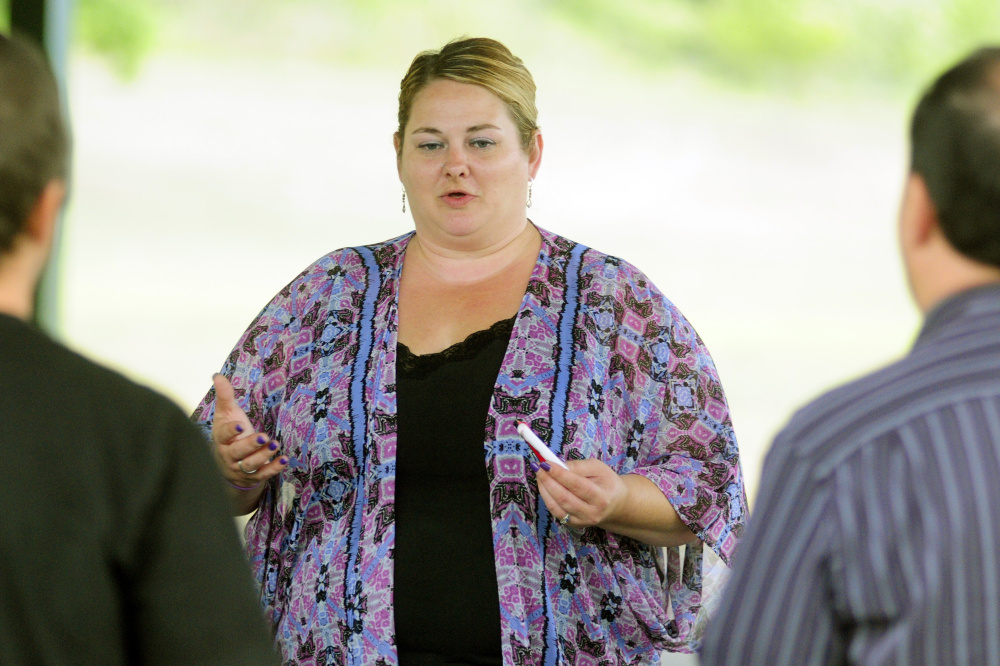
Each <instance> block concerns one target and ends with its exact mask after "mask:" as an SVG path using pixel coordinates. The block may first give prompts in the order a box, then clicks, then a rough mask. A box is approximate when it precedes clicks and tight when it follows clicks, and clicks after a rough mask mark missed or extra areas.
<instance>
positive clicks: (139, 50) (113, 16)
mask: <svg viewBox="0 0 1000 666" xmlns="http://www.w3.org/2000/svg"><path fill="white" fill-rule="evenodd" d="M73 12H74V19H75V28H76V30H75V35H74V38H75V39H76V40H78V41H79V43H80V44H81V45H82V46H83V47H84V48H86V49H89V50H92V51H94V52H96V53H98V54H100V55H102V56H104V57H105V58H107V60H108V62H109V63H110V64H111V67H112V68H113V69H114V70H115V71H116V72H118V73H119V74H120V75H121V76H123V77H125V78H131V77H132V76H134V75H135V74H136V73H137V72H138V70H139V66H140V64H141V62H142V59H143V57H144V56H145V55H146V54H147V53H148V52H149V51H150V49H151V48H152V47H153V44H154V40H155V26H156V21H155V14H154V6H153V5H152V4H150V3H149V2H147V1H146V0H75V2H74V5H73Z"/></svg>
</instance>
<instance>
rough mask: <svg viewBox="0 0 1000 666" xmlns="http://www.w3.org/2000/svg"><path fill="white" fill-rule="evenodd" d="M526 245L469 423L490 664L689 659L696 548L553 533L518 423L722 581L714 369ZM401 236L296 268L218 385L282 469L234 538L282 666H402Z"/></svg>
mask: <svg viewBox="0 0 1000 666" xmlns="http://www.w3.org/2000/svg"><path fill="white" fill-rule="evenodd" d="M541 234H542V239H543V240H542V247H541V251H540V252H539V256H538V261H537V263H536V265H535V268H534V271H533V273H532V276H531V279H530V282H529V284H528V288H527V291H526V293H525V295H524V298H523V300H522V302H521V306H520V310H519V311H518V314H517V317H516V320H515V324H514V330H513V332H512V334H511V339H510V342H509V344H508V347H507V352H506V355H505V357H504V360H503V364H502V366H501V369H500V373H499V375H498V376H497V380H496V385H495V387H494V390H493V399H492V403H491V405H490V408H489V412H488V415H487V416H486V420H485V422H484V423H483V463H484V464H485V465H486V467H487V471H488V477H489V484H490V506H491V517H492V526H493V543H494V551H495V554H496V568H497V582H498V586H499V599H498V603H499V604H500V611H501V628H502V633H503V635H502V646H503V657H504V663H505V664H518V665H521V664H523V665H526V666H527V665H531V666H536V665H537V666H543V665H544V666H551V665H553V664H595V665H596V664H658V663H659V661H658V655H657V651H658V650H659V649H668V650H676V651H690V650H691V649H692V647H694V646H691V645H689V643H688V641H687V638H688V633H689V631H690V629H691V626H692V623H693V622H694V620H695V617H696V615H697V612H698V609H699V606H700V601H701V599H700V592H701V568H702V567H701V560H702V543H698V545H696V546H688V547H687V548H686V552H685V554H684V557H683V564H682V558H681V554H680V552H679V551H678V549H677V548H669V549H666V551H664V550H661V549H657V548H653V547H651V546H648V545H645V544H642V543H640V542H638V541H635V540H633V539H630V538H628V537H624V536H620V535H617V534H613V533H610V532H607V531H605V530H603V529H599V528H586V529H572V528H569V527H564V526H562V525H560V524H559V523H558V522H556V520H555V519H554V517H553V516H552V515H550V514H549V512H548V511H547V510H546V508H545V504H544V502H543V501H542V500H541V498H540V497H539V494H538V488H537V485H536V483H535V478H534V475H533V474H532V472H531V471H530V469H529V467H528V458H529V455H530V451H529V449H528V448H527V445H526V444H525V443H524V442H523V441H522V440H521V438H520V437H519V436H518V435H517V432H516V426H517V422H518V421H525V422H527V423H528V424H529V425H531V427H532V428H533V429H534V431H535V432H536V433H538V434H539V436H540V437H542V439H544V440H545V441H546V442H548V444H549V446H550V447H551V448H552V449H553V450H554V451H555V452H556V453H557V454H559V455H561V456H562V457H564V458H591V457H593V458H600V459H601V460H603V461H604V462H605V463H607V464H608V465H609V466H611V467H612V468H613V469H614V470H615V471H616V472H618V473H619V474H641V475H643V476H645V477H647V478H649V479H650V480H652V481H653V482H654V483H655V484H656V485H657V486H658V487H659V488H660V489H662V490H663V492H664V494H665V495H666V496H667V497H668V498H669V499H670V501H671V503H672V504H673V506H674V508H675V509H676V510H677V513H678V514H679V515H680V517H681V518H682V519H683V520H684V522H685V523H686V524H687V525H688V526H689V527H690V528H691V530H692V531H693V532H694V533H695V534H697V535H698V538H699V539H700V540H701V542H703V543H705V544H708V545H709V547H711V548H712V549H714V550H715V551H716V552H717V553H718V554H719V556H720V557H721V558H722V560H723V561H725V562H728V561H729V559H730V557H731V556H732V554H733V551H734V549H735V548H736V544H737V541H738V539H739V537H740V535H741V534H742V533H743V529H744V522H745V520H746V516H747V509H746V506H747V504H746V496H745V493H744V489H743V480H742V475H741V471H740V465H739V455H738V451H737V446H736V439H735V437H734V435H733V429H732V426H731V423H730V418H729V412H728V407H727V405H726V399H725V396H724V394H723V391H722V386H721V385H720V383H719V378H718V375H717V373H716V370H715V367H714V365H713V363H712V360H711V358H710V357H709V354H708V350H707V349H706V348H705V346H704V345H703V344H702V342H701V340H700V339H699V338H698V336H697V334H696V333H695V332H694V329H693V328H692V327H691V325H690V324H688V322H687V321H686V320H685V319H684V317H683V316H682V315H681V313H680V312H679V311H678V310H677V309H676V308H675V307H674V306H673V305H672V304H671V303H670V302H669V301H668V300H667V299H666V298H665V297H664V296H663V295H662V294H661V293H660V292H659V291H658V290H657V289H656V287H655V286H653V284H652V283H650V282H649V280H648V279H647V278H646V277H645V276H644V275H643V274H642V273H640V272H639V271H638V270H636V269H635V268H634V267H632V266H630V265H629V264H627V263H625V262H623V261H621V260H620V259H616V258H614V257H610V256H607V255H604V254H601V253H599V252H596V251H594V250H592V249H590V248H587V247H585V246H583V245H579V244H577V243H574V242H572V241H569V240H567V239H565V238H561V237H559V236H556V235H555V234H552V233H549V232H546V231H541ZM411 236H412V235H407V236H403V237H400V238H397V239H395V240H392V241H388V242H386V243H382V244H378V245H370V246H364V247H356V248H349V249H343V250H338V251H336V252H333V253H331V254H329V255H327V256H325V257H323V258H322V259H320V260H319V261H317V262H316V263H315V264H313V265H312V266H310V267H309V268H307V269H306V270H305V271H304V272H303V273H302V274H301V275H299V276H298V277H297V278H295V280H293V281H292V282H291V284H289V285H288V286H287V287H285V288H284V289H283V290H282V291H281V292H280V293H279V294H278V295H277V296H276V297H275V298H274V300H272V301H271V302H270V303H269V304H268V305H267V307H265V308H264V310H263V311H262V312H261V313H260V315H259V316H258V317H257V318H256V319H255V320H254V322H253V323H252V324H251V325H250V327H249V328H248V329H247V331H246V332H245V333H244V334H243V337H242V338H241V339H240V341H239V343H238V344H237V345H236V348H235V349H234V350H233V352H232V353H231V354H230V356H229V358H228V359H227V360H226V363H225V365H224V367H223V370H222V372H223V374H225V375H226V376H228V377H229V378H230V379H231V380H232V383H233V385H234V387H235V388H236V394H237V397H238V400H239V402H240V404H241V406H242V407H243V409H244V410H245V411H246V412H247V414H248V416H249V418H250V421H251V422H252V423H253V425H254V427H255V428H256V429H258V430H260V431H263V432H266V433H267V434H269V435H270V436H272V437H274V438H276V439H278V440H279V441H280V442H281V443H282V447H283V452H284V453H285V454H286V455H287V457H288V458H289V460H290V464H289V467H288V469H287V470H286V471H285V472H284V473H283V474H281V475H280V476H279V477H276V478H275V479H272V480H271V482H270V483H269V484H268V487H267V490H266V491H265V493H264V495H263V497H262V498H261V500H260V505H259V509H258V511H257V513H256V514H255V515H254V517H253V518H252V519H251V521H250V522H249V524H248V525H247V548H248V550H249V554H250V559H251V564H252V567H253V569H254V571H255V574H256V578H257V582H258V584H259V586H260V594H261V602H262V604H263V606H264V608H265V610H266V612H267V614H268V616H269V618H270V620H271V621H272V622H273V624H274V626H275V628H276V636H277V641H278V643H279V644H280V647H281V650H282V651H283V654H284V658H285V659H286V661H287V662H289V663H294V664H350V665H352V666H353V665H359V664H395V663H397V657H396V649H395V639H394V626H393V605H392V590H393V539H394V534H395V529H394V511H393V496H394V488H395V458H396V394H395V366H396V363H395V358H396V330H397V294H398V292H399V289H398V286H399V277H400V272H401V268H402V260H403V254H404V251H405V249H406V245H407V243H408V242H409V239H410V237H411ZM213 414H214V395H213V394H212V393H211V392H210V393H209V395H208V396H206V398H205V400H204V401H203V402H202V403H201V405H200V406H199V407H198V409H197V411H196V412H195V418H196V419H197V420H199V421H201V422H202V423H204V425H205V427H206V428H210V427H211V420H212V417H213ZM664 553H665V555H666V556H664ZM441 584H442V585H447V584H448V581H447V580H442V581H441Z"/></svg>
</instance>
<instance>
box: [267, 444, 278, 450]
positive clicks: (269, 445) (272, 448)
mask: <svg viewBox="0 0 1000 666" xmlns="http://www.w3.org/2000/svg"><path fill="white" fill-rule="evenodd" d="M267 448H269V449H271V450H272V451H277V450H278V443H277V442H271V443H270V444H268V445H267Z"/></svg>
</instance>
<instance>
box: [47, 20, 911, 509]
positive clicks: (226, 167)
mask: <svg viewBox="0 0 1000 666" xmlns="http://www.w3.org/2000/svg"><path fill="white" fill-rule="evenodd" d="M501 38H503V36H502V35H501ZM426 46H427V47H434V46H439V44H427V45H426ZM516 50H517V49H516V48H515V51H516ZM602 58H603V56H601V55H600V54H597V53H588V52H587V51H586V50H585V49H584V50H581V51H579V52H576V53H574V56H573V57H572V58H557V57H546V58H539V60H538V61H537V62H532V61H531V60H530V59H527V58H526V60H527V65H528V66H529V68H530V69H531V70H532V72H533V74H534V75H535V78H536V80H537V82H538V86H539V94H538V106H539V108H540V113H541V116H540V121H541V125H542V129H543V133H544V136H545V145H546V147H545V155H544V160H543V164H542V169H541V172H540V174H539V176H538V178H537V180H536V182H535V186H534V202H535V203H534V206H533V208H532V209H531V210H530V211H529V212H530V216H531V218H532V219H533V220H534V221H535V222H536V223H537V224H539V225H540V226H543V227H545V228H547V229H550V230H552V231H555V232H558V233H560V234H563V235H566V236H568V237H570V238H573V239H575V240H578V241H581V242H584V243H587V244H589V245H592V246H593V247H596V248H598V249H600V250H602V251H605V252H609V253H612V254H617V255H618V256H621V257H623V258H624V259H626V260H628V261H630V262H632V263H633V264H635V265H636V266H638V267H639V268H641V269H642V270H643V271H645V272H646V273H647V274H648V275H649V276H650V277H651V278H652V279H653V281H654V282H655V283H656V284H657V285H658V286H659V287H660V289H661V290H663V291H664V292H665V293H666V294H667V295H668V297H670V298H671V299H672V300H673V301H674V302H675V303H676V304H677V305H678V306H679V307H680V308H681V310H682V311H683V312H684V313H685V314H686V315H687V316H688V318H689V319H690V320H691V321H692V322H693V324H694V325H695V327H696V329H697V330H698V331H699V333H700V334H701V335H702V337H703V338H704V340H705V341H706V343H707V344H708V346H709V349H710V350H711V352H712V354H713V356H714V358H715V360H716V364H717V365H718V368H719V372H720V374H721V377H722V380H723V385H724V387H725V389H726V393H727V395H728V398H729V402H730V406H731V408H732V413H733V420H734V425H735V428H736V432H737V436H738V438H739V441H740V445H741V449H742V452H743V456H744V469H745V472H746V475H747V482H748V487H749V489H750V491H751V494H753V492H754V491H755V489H756V484H757V478H758V475H759V469H760V462H761V460H762V456H763V454H764V452H765V451H766V448H767V446H768V445H769V443H770V439H771V437H772V436H773V435H774V433H775V431H776V430H777V429H778V428H780V426H781V425H782V424H783V423H784V422H785V421H787V419H788V417H789V416H790V414H791V412H792V411H793V410H794V409H795V408H796V407H797V406H800V405H802V404H803V403H804V402H806V401H807V400H809V399H810V398H811V397H813V396H815V395H816V394H817V393H818V392H820V391H822V390H824V389H826V388H829V387H831V386H832V385H834V384H836V383H838V382H840V381H842V380H845V379H847V378H851V377H853V376H857V375H858V374H860V373H862V372H865V371H867V370H870V369H873V368H874V367H876V366H878V365H881V364H884V363H886V362H888V361H890V360H892V359H893V358H895V357H897V356H899V355H900V354H902V353H905V350H906V348H907V346H908V344H909V342H910V341H911V340H912V337H913V335H914V333H915V332H916V328H917V326H918V317H917V314H916V311H915V310H914V309H913V307H912V306H911V305H910V302H909V298H908V295H907V292H906V287H905V283H904V280H903V277H902V273H901V267H900V262H899V259H898V255H897V251H896V247H895V218H896V209H897V204H898V197H899V191H900V188H901V185H902V182H903V177H904V173H905V164H906V145H905V140H904V138H905V124H906V121H907V108H906V107H905V105H903V104H900V103H898V102H875V101H865V100H859V99H853V100H850V101H844V100H836V99H823V98H822V97H821V96H817V95H812V96H811V97H809V98H808V99H798V100H789V99H787V98H781V97H772V96H768V95H765V94H761V93H749V92H728V91H724V90H720V89H718V88H716V87H714V86H712V85H709V84H705V83H702V82H700V81H699V80H697V79H696V78H693V77H691V76H686V75H683V74H678V73H674V74H659V75H653V74H637V73H630V72H628V71H623V70H621V69H619V68H616V67H615V66H614V65H613V64H608V63H607V62H605V61H604V60H603V59H602ZM408 64H409V58H407V59H405V60H404V61H401V62H400V63H399V65H398V68H395V69H392V70H390V69H361V68H346V67H344V66H335V65H331V64H318V63H315V62H313V63H307V62H304V61H300V60H289V59H281V60H276V61H268V60H267V59H266V58H261V59H256V58H255V59H248V60H246V61H243V60H241V59H240V58H208V59H201V60H199V59H194V58H185V57H180V56H177V55H170V54H166V53H161V54H154V55H153V56H152V57H151V59H150V60H149V61H148V62H147V63H146V65H145V66H144V67H143V69H142V71H141V73H140V75H139V77H138V78H137V79H136V80H134V81H132V82H129V83H125V82H122V81H121V80H119V79H117V78H116V77H115V76H114V75H112V74H110V73H109V72H108V71H107V70H106V69H105V68H104V66H103V65H101V64H100V63H99V62H96V61H94V60H91V59H88V58H87V57H83V56H77V57H76V58H75V59H74V61H73V62H72V66H71V78H70V100H71V110H72V116H73V123H74V131H75V142H76V152H75V179H74V186H73V195H72V196H73V200H72V203H71V206H70V209H69V211H68V217H67V227H66V233H65V236H64V244H63V248H62V253H63V254H62V257H63V267H62V273H61V280H62V286H63V293H62V301H61V312H62V318H63V330H62V335H63V337H64V338H65V339H66V340H67V341H68V342H69V343H70V344H71V345H73V346H75V347H77V348H78V349H81V350H83V351H85V352H86V353H88V354H91V355H93V356H96V357H97V358H99V359H101V360H103V361H105V362H106V363H109V364H110V365H112V366H114V367H116V368H118V369H120V370H122V371H124V372H125V373H127V374H129V375H131V376H133V377H136V378H138V379H139V380H140V381H143V382H145V383H148V384H151V385H153V386H155V387H156V388H159V389H161V390H163V391H165V392H166V393H168V394H169V395H171V396H172V397H174V398H175V399H176V400H177V401H178V402H179V403H180V404H181V405H182V406H183V407H184V408H185V409H190V408H191V407H193V405H194V404H195V403H196V402H197V401H198V400H199V399H200V397H201V395H202V394H203V393H204V391H205V390H206V389H207V388H208V387H209V384H210V376H211V374H212V373H213V372H215V371H216V370H218V369H219V367H220V366H221V364H222V362H223V360H224V358H225V357H226V355H227V354H228V352H229V350H230V349H231V347H232V345H233V344H234V343H235V341H236V339H237V337H238V336H239V335H240V333H241V332H242V331H243V329H244V327H245V326H246V325H247V323H249V321H250V320H251V319H252V318H253V316H254V315H255V314H256V313H257V312H258V311H259V309H260V308H261V307H262V306H263V305H264V304H265V303H266V302H267V301H268V300H269V299H270V297H271V296H272V295H273V294H274V293H275V292H277V291H278V290H279V289H280V288H281V287H282V286H284V285H285V284H286V283H287V282H288V281H289V280H290V279H291V278H292V277H294V276H295V274H296V273H298V271H300V270H301V269H302V268H304V267H305V266H306V265H307V264H309V263H310V262H311V261H313V260H314V259H315V258H317V257H318V256H320V255H321V254H323V253H325V252H327V251H329V250H332V249H335V248H337V247H342V246H345V245H353V244H359V243H370V242H375V241H379V240H383V239H386V238H389V237H392V236H395V235H398V234H400V233H403V232H406V231H408V230H409V229H410V228H411V221H410V219H409V216H408V215H403V214H401V213H400V210H399V195H400V186H399V183H398V180H397V177H396V172H395V163H394V155H393V152H392V146H391V134H392V132H393V130H394V127H395V113H396V108H395V104H396V95H397V92H398V89H397V86H398V81H399V78H400V77H401V76H402V74H403V72H404V70H405V68H406V66H407V65H408Z"/></svg>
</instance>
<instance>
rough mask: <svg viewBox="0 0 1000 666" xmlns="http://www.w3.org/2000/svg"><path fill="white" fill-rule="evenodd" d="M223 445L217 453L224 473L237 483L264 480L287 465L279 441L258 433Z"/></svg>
mask: <svg viewBox="0 0 1000 666" xmlns="http://www.w3.org/2000/svg"><path fill="white" fill-rule="evenodd" d="M222 448H223V450H222V451H220V454H219V455H220V458H222V462H223V468H224V470H225V472H226V477H227V478H228V479H229V481H230V483H233V484H235V485H237V486H240V487H249V486H253V485H256V484H258V483H260V482H262V481H266V480H267V479H269V478H271V477H272V476H274V475H276V474H278V473H280V472H281V470H283V469H285V467H287V466H288V459H287V457H285V456H283V455H281V445H280V444H279V443H278V441H277V440H273V439H272V440H270V441H268V439H267V437H265V436H264V435H261V434H257V433H252V434H251V435H250V436H247V437H243V438H241V439H238V440H236V441H234V442H233V443H232V444H229V445H227V446H225V447H222Z"/></svg>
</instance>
